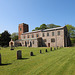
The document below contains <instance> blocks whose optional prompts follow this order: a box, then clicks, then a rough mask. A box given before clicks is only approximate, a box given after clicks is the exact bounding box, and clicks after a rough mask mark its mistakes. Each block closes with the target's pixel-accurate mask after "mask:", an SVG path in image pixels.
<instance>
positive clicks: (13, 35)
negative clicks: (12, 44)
mask: <svg viewBox="0 0 75 75" xmlns="http://www.w3.org/2000/svg"><path fill="white" fill-rule="evenodd" d="M11 39H12V40H13V41H16V40H18V33H16V32H14V33H12V34H11Z"/></svg>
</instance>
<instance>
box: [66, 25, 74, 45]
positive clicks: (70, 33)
mask: <svg viewBox="0 0 75 75" xmlns="http://www.w3.org/2000/svg"><path fill="white" fill-rule="evenodd" d="M66 27H67V30H68V35H69V36H70V39H71V43H72V44H74V43H75V27H74V26H72V25H69V24H67V25H66Z"/></svg>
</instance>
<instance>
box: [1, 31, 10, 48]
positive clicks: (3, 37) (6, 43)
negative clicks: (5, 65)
mask: <svg viewBox="0 0 75 75" xmlns="http://www.w3.org/2000/svg"><path fill="white" fill-rule="evenodd" d="M10 35H11V34H9V33H8V31H4V32H3V33H2V34H1V37H0V45H1V46H2V47H3V46H9V41H10V40H11V38H10Z"/></svg>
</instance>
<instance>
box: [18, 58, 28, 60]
mask: <svg viewBox="0 0 75 75" xmlns="http://www.w3.org/2000/svg"><path fill="white" fill-rule="evenodd" d="M27 59H29V58H21V59H17V60H27Z"/></svg>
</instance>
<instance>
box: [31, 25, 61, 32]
mask: <svg viewBox="0 0 75 75" xmlns="http://www.w3.org/2000/svg"><path fill="white" fill-rule="evenodd" d="M56 27H61V26H59V25H55V24H47V25H46V24H42V25H40V27H36V28H35V29H33V30H32V31H35V30H41V29H49V28H56Z"/></svg>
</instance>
